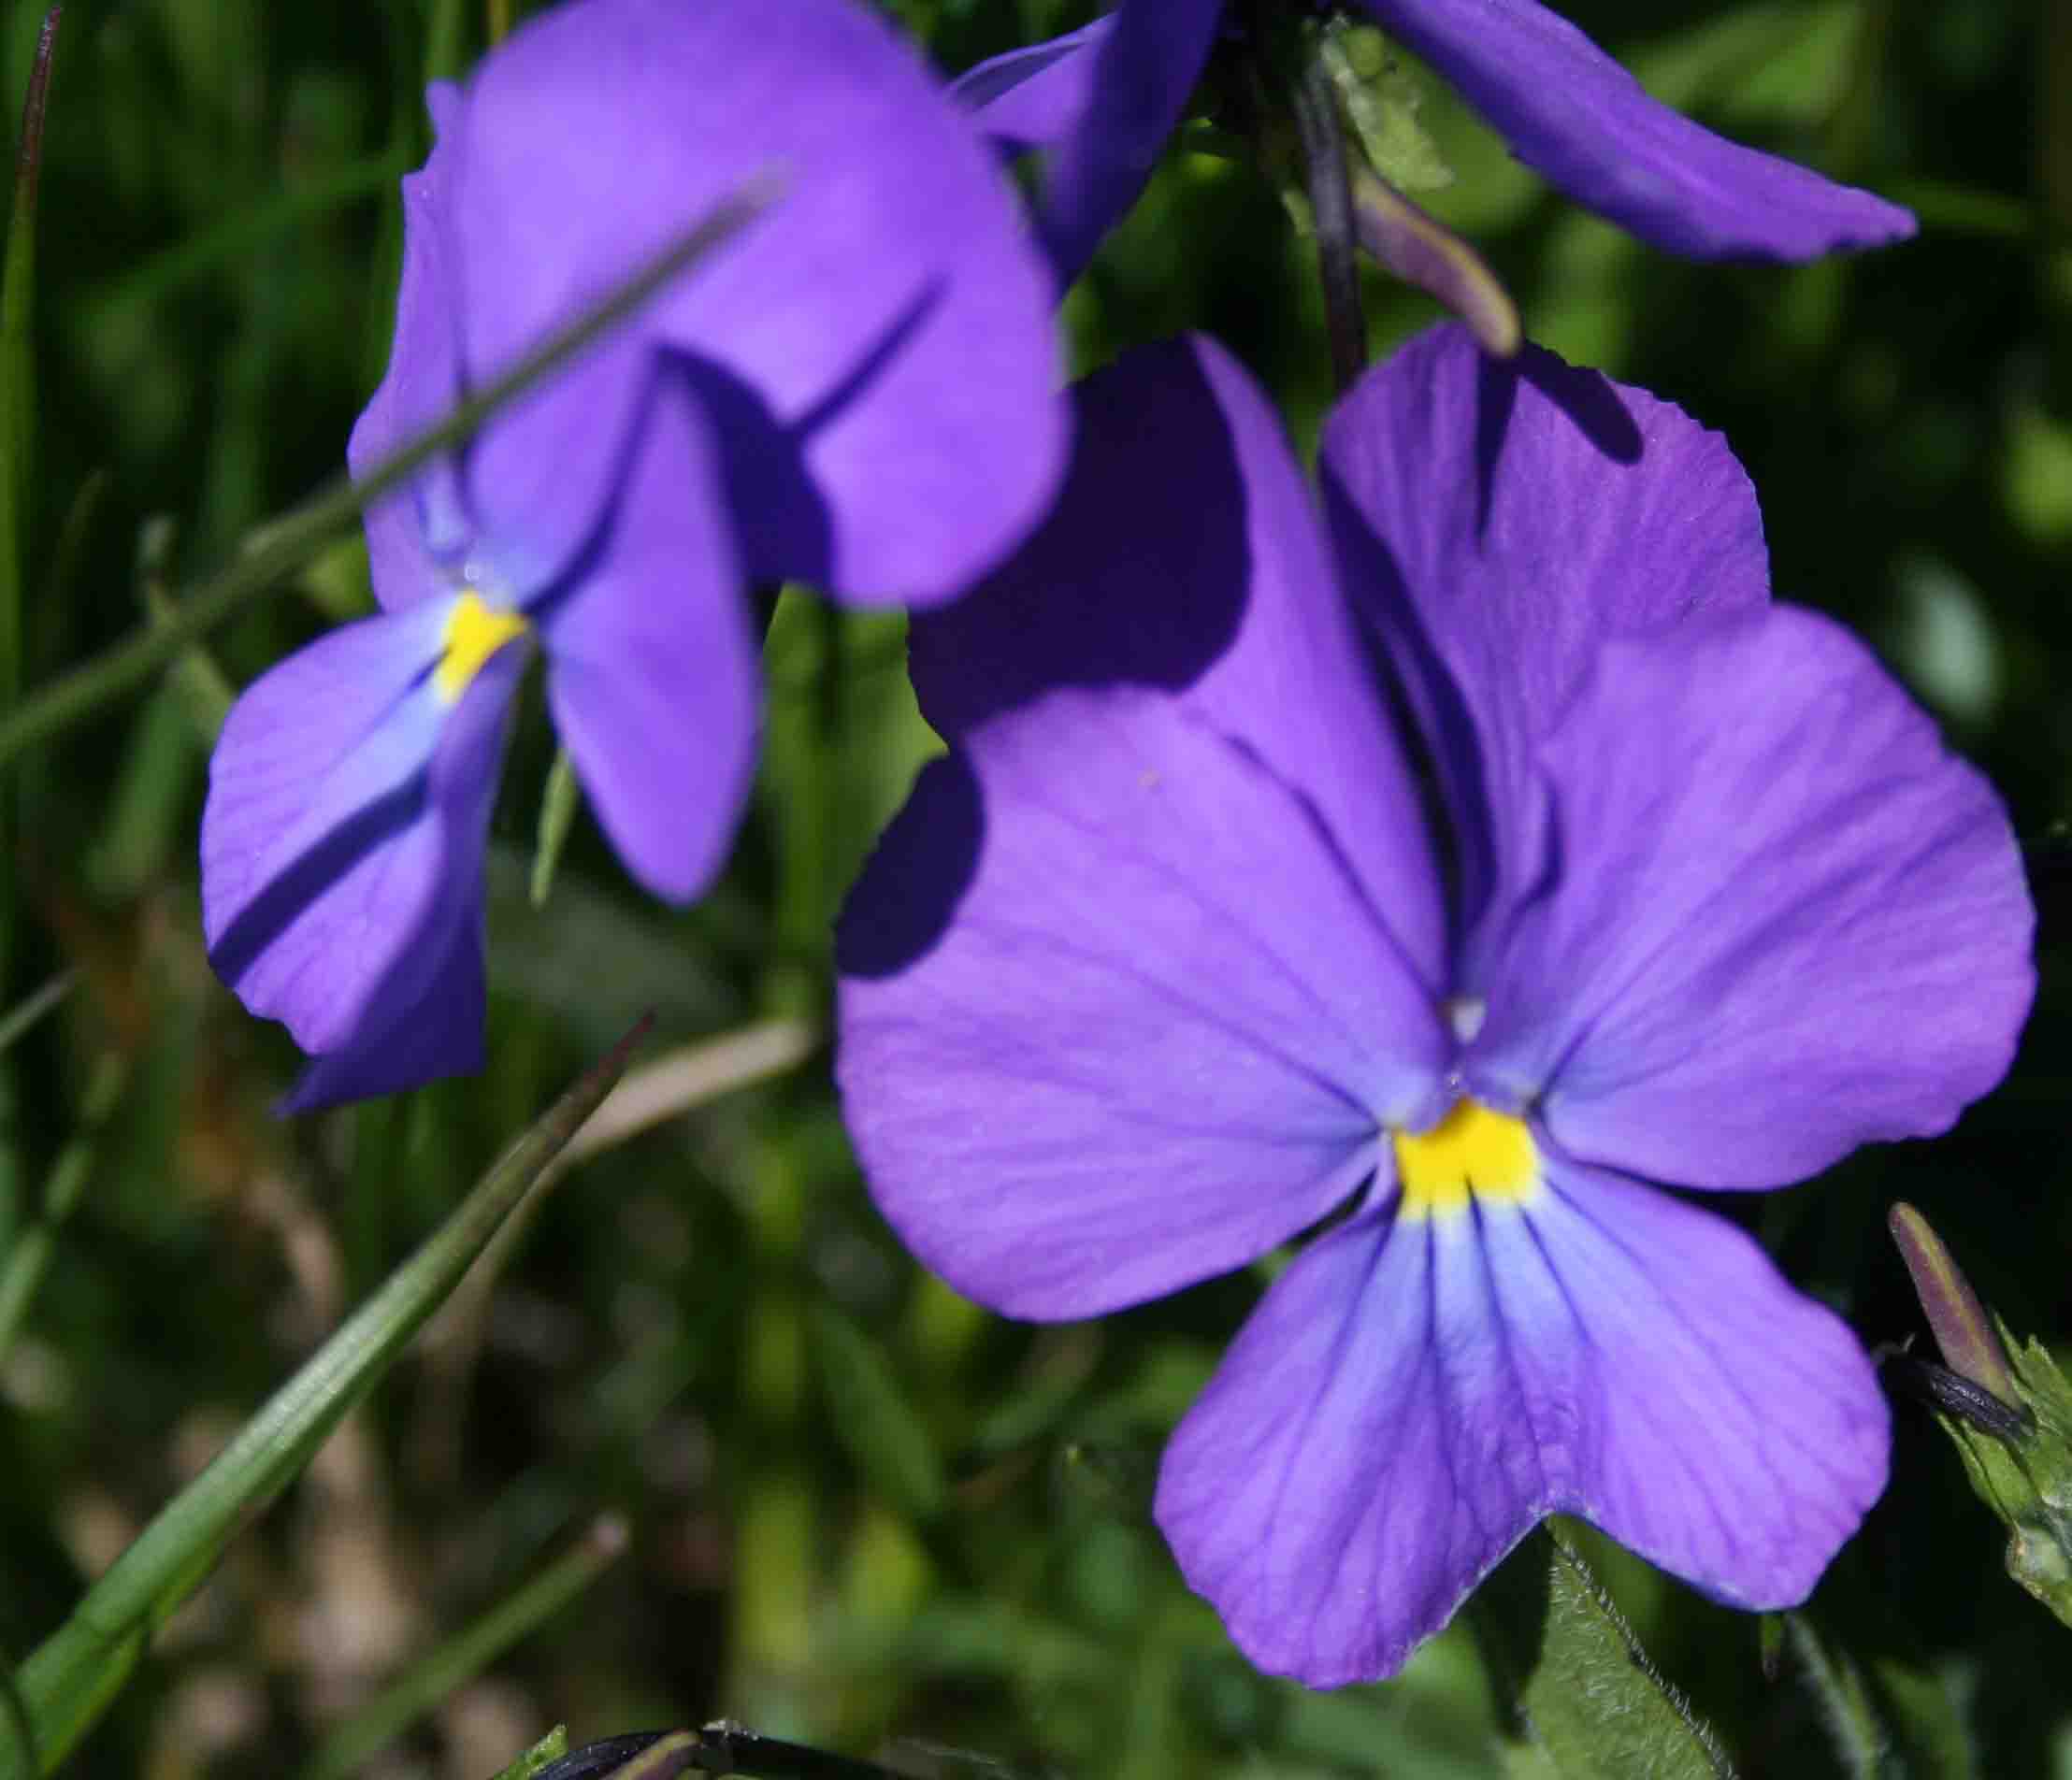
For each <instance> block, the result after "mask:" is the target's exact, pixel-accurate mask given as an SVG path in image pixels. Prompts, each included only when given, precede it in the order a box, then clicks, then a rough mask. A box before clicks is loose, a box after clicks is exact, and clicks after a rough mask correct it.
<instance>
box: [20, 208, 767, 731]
mask: <svg viewBox="0 0 2072 1780" xmlns="http://www.w3.org/2000/svg"><path fill="white" fill-rule="evenodd" d="M776 190H777V188H776V184H775V182H774V180H762V181H752V182H751V183H750V185H749V186H748V187H746V188H745V189H743V190H742V191H741V192H740V193H738V194H736V195H735V196H733V197H731V198H728V199H727V200H726V201H725V202H723V203H722V204H720V205H719V206H717V207H716V208H714V209H713V210H712V212H711V213H710V214H709V215H708V216H706V217H705V218H704V219H703V220H702V221H700V222H699V223H698V224H697V225H696V226H695V227H693V228H691V229H689V230H687V231H686V232H685V233H684V234H683V235H681V236H679V237H677V238H676V239H675V241H673V242H672V243H671V244H670V245H669V247H667V248H665V249H664V250H663V251H661V252H660V253H658V254H657V255H655V258H654V259H652V260H650V261H649V262H648V263H647V264H646V265H645V266H642V267H641V268H640V270H639V271H638V272H636V273H635V274H634V275H633V276H632V277H631V278H629V279H627V280H625V281H624V282H623V283H621V284H619V285H618V286H616V287H615V288H614V289H613V290H612V292H611V294H609V295H607V296H606V297H605V298H604V299H603V301H601V302H599V303H598V304H597V305H596V306H595V307H594V308H592V309H588V310H586V311H585V312H584V313H583V315H582V316H580V317H579V318H578V319H577V320H576V321H574V322H572V323H569V325H568V326H567V327H564V328H560V329H557V330H556V331H555V332H554V334H553V335H551V336H549V337H548V338H546V339H545V340H544V341H542V342H541V343H540V345H539V346H537V347H535V348H534V349H533V350H532V351H531V352H527V353H526V354H525V357H524V358H522V359H521V360H520V361H519V362H518V363H517V364H516V365H514V366H512V367H511V369H510V370H508V371H506V372H505V373H504V374H503V375H502V376H500V377H498V378H496V380H494V381H493V382H491V383H490V384H489V385H488V386H487V387H486V388H484V389H483V390H482V393H481V394H480V395H474V396H471V397H469V398H468V400H467V401H465V402H463V403H461V404H460V406H459V407H457V408H455V409H453V412H452V413H451V414H449V415H448V416H447V417H446V418H445V419H444V420H442V421H441V422H439V424H438V425H436V426H433V427H431V428H429V429H428V430H427V431H425V432H424V433H421V434H420V435H418V437H417V438H414V439H412V440H411V441H410V443H409V444H408V445H406V446H404V447H403V448H402V449H401V450H400V451H398V452H396V453H395V455H394V456H392V457H389V458H388V459H386V460H385V461H384V462H382V463H381V465H380V466H378V467H376V468H374V469H373V470H371V471H369V472H368V473H367V475H366V476H364V477H361V478H360V479H358V480H357V481H353V480H351V479H345V480H341V481H339V482H338V484H337V485H336V486H334V487H333V488H332V489H331V490H330V491H329V492H328V493H326V494H324V495H318V496H317V497H316V499H314V500H312V501H309V502H308V503H307V504H305V505H304V506H302V507H301V508H299V509H297V510H295V512H293V513H290V514H288V515H287V516H286V517H285V518H283V519H281V520H279V521H277V522H276V523H275V524H271V525H268V526H266V527H265V528H264V529H263V530H262V531H261V532H259V533H258V534H257V535H256V536H255V537H253V538H252V539H251V540H250V542H249V546H248V548H247V549H246V550H245V551H244V553H242V554H241V555H239V556H238V558H237V560H236V561H235V562H234V563H232V564H231V565H230V567H227V568H225V569H223V571H222V572H221V573H219V574H217V575H216V576H214V577H213V578H211V579H210V580H209V581H205V582H204V583H203V584H202V585H201V586H200V587H199V588H197V589H196V590H195V591H194V593H192V594H191V595H189V596H186V597H185V598H183V599H180V600H179V601H178V602H177V603H176V607H175V610H174V612H173V614H172V616H171V617H170V618H169V619H168V620H167V621H166V622H165V623H163V624H153V625H152V626H151V627H150V628H149V629H148V630H146V631H145V632H144V633H143V634H141V635H138V636H133V637H132V638H131V639H129V640H128V641H126V642H122V643H118V644H117V645H116V646H115V647H114V648H113V649H110V650H108V651H107V652H106V653H103V654H101V655H100V656H99V657H97V658H96V659H94V660H93V661H90V662H87V663H85V664H84V665H83V666H81V667H75V668H74V669H73V670H72V671H71V672H70V673H68V674H66V675H65V676H64V677H63V678H61V679H59V680H57V681H55V682H52V683H51V684H50V685H49V686H46V687H44V688H43V689H42V690H41V691H39V692H37V693H36V696H34V697H31V698H28V699H26V700H24V701H23V702H22V705H21V708H20V709H19V710H17V711H13V712H11V713H10V714H8V715H7V716H6V717H5V718H4V719H0V767H6V766H7V765H8V764H10V763H11V762H13V761H15V760H17V759H19V758H20V757H21V755H22V754H23V753H24V752H26V751H27V750H28V749H30V748H32V747H34V746H35V745H36V743H37V742H39V741H43V740H46V739H49V738H50V737H51V736H54V735H56V734H58V733H59V732H60V731H61V730H63V729H65V728H66V727H67V726H68V725H72V724H75V723H78V722H79V720H80V719H82V718H84V717H87V716H90V715H91V714H92V713H93V712H94V711H96V710H98V709H99V708H100V707H101V706H102V705H104V704H106V703H108V701H109V700H110V699H112V698H118V697H121V696H122V695H123V694H125V693H127V692H129V691H131V690H132V689H134V688H135V687H137V686H138V685H140V684H142V683H143V682H145V681H146V680H148V679H150V678H151V675H152V674H154V673H156V672H158V671H159V669H161V668H162V667H165V665H166V664H167V663H168V662H170V661H172V660H174V659H175V658H176V657H177V656H179V655H180V653H183V652H184V651H185V650H186V649H187V648H188V647H189V646H190V645H191V644H192V643H194V640H195V639H197V638H199V637H201V636H202V635H204V634H205V633H206V632H208V631H209V630H211V629H213V628H214V627H215V626H216V625H217V624H221V623H223V620H224V619H226V618H228V617H229V616H230V615H231V613H233V612H235V611H237V610H238V609H239V608H240V607H242V606H244V605H245V604H247V603H248V602H249V601H251V600H252V599H253V598H255V597H257V596H259V595H261V594H264V593H266V592H268V591H270V590H271V589H272V588H274V587H276V586H278V585H279V584H280V583H281V581H282V579H283V578H284V577H285V576H287V575H289V574H291V573H293V572H294V571H295V569H296V568H299V567H301V566H302V565H303V564H304V563H306V562H307V561H309V558H310V557H311V556H312V555H314V554H315V553H316V552H317V551H318V550H319V549H320V548H321V547H322V546H323V545H324V542H325V541H326V540H327V539H329V538H331V537H333V536H334V535H335V534H336V533H338V532H339V531H342V530H343V529H344V528H345V527H346V526H348V525H350V524H353V522H354V521H355V520H357V519H358V518H359V516H360V514H361V512H362V511H364V510H366V509H367V507H369V506H371V505H372V504H373V503H374V502H375V501H377V500H379V499H380V498H381V496H382V495H385V494H387V493H388V491H389V490H390V489H392V488H394V487H396V485H397V484H398V483H400V482H402V481H405V480H407V479H408V478H409V477H410V475H412V474H413V473H414V472H415V471H417V470H418V469H419V468H421V467H423V466H424V464H426V463H428V462H429V461H430V460H431V459H432V458H434V457H437V456H438V455H439V453H440V452H444V451H447V450H450V449H451V448H452V447H453V446H454V445H457V444H459V443H460V442H461V441H462V440H463V439H466V438H468V437H470V436H471V435H472V434H474V433H475V432H476V431H477V430H479V429H480V428H481V427H482V424H483V423H485V422H486V421H488V420H489V419H490V417H491V416H492V415H494V414H495V413H496V410H497V409H501V408H502V407H503V406H504V405H505V404H506V403H507V402H510V401H511V400H512V399H513V398H514V397H516V396H518V395H523V394H524V393H525V391H526V390H528V389H530V388H531V387H532V386H533V385H534V384H535V383H538V382H539V381H540V380H541V379H543V378H545V377H547V376H548V375H550V374H551V373H553V372H554V371H556V370H559V369H560V368H561V367H562V366H564V365H566V364H567V363H568V361H569V360H570V359H572V358H574V357H575V356H576V354H578V353H579V352H583V350H584V349H586V348H587V347H589V346H591V345H593V344H595V343H596V342H597V340H598V339H599V338H600V337H602V336H603V335H605V334H606V333H608V332H610V331H611V330H612V328H614V327H616V326H617V325H619V323H622V322H624V321H626V319H627V317H629V316H630V315H632V314H633V313H634V311H635V310H637V309H640V306H641V305H642V304H644V303H646V302H647V301H648V299H649V298H650V297H652V296H654V295H655V293H656V292H658V291H659V290H661V288H662V287H663V286H664V285H666V284H668V283H669V282H670V281H671V280H674V279H676V278H678V277H680V276H681V275H682V274H683V273H684V272H686V271H688V270H689V269H690V268H691V267H692V266H695V265H696V264H697V263H698V261H700V260H702V259H704V258H706V257H707V256H708V255H709V254H711V253H712V252H714V251H717V250H718V249H719V248H721V247H722V246H724V245H725V244H726V243H727V242H728V241H730V240H731V239H733V237H735V236H736V235H738V234H740V233H741V230H742V229H744V228H746V227H747V226H748V225H749V224H750V223H753V222H754V221H755V218H756V217H758V216H760V215H761V214H762V212H763V211H764V210H765V209H767V208H769V206H770V203H771V201H772V200H773V199H774V197H775V195H776Z"/></svg>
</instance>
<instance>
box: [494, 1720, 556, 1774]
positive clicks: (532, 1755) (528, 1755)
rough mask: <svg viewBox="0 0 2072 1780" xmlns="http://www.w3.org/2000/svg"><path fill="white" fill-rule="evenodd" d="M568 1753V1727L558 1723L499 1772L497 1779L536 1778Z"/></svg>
mask: <svg viewBox="0 0 2072 1780" xmlns="http://www.w3.org/2000/svg"><path fill="white" fill-rule="evenodd" d="M567 1754H568V1726H567V1725H556V1726H554V1729H553V1730H550V1731H548V1732H547V1734H546V1735H545V1736H543V1737H541V1738H540V1741H539V1742H538V1743H536V1744H533V1745H532V1747H531V1748H529V1749H527V1750H526V1751H525V1754H524V1755H522V1756H520V1757H519V1758H518V1759H517V1760H515V1761H513V1762H512V1763H511V1766H510V1767H508V1768H506V1769H505V1770H504V1771H503V1772H502V1773H499V1774H497V1776H496V1780H535V1776H536V1775H537V1774H539V1773H540V1771H541V1770H542V1769H544V1768H551V1767H553V1766H554V1763H555V1762H557V1761H559V1760H560V1759H561V1758H562V1757H563V1756H565V1755H567Z"/></svg>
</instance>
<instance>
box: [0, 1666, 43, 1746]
mask: <svg viewBox="0 0 2072 1780" xmlns="http://www.w3.org/2000/svg"><path fill="white" fill-rule="evenodd" d="M0 1710H4V1712H5V1714H6V1715H7V1735H8V1737H9V1739H10V1740H11V1741H12V1742H13V1744H14V1750H15V1758H16V1759H17V1760H19V1761H20V1762H21V1763H22V1769H23V1771H24V1772H26V1773H35V1772H36V1762H37V1757H36V1726H35V1725H34V1724H32V1723H31V1722H30V1720H29V1706H28V1702H27V1701H25V1700H23V1699H22V1688H21V1686H20V1684H19V1683H17V1681H16V1680H15V1676H14V1658H13V1656H12V1655H11V1654H9V1653H8V1652H7V1651H5V1650H0Z"/></svg>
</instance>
